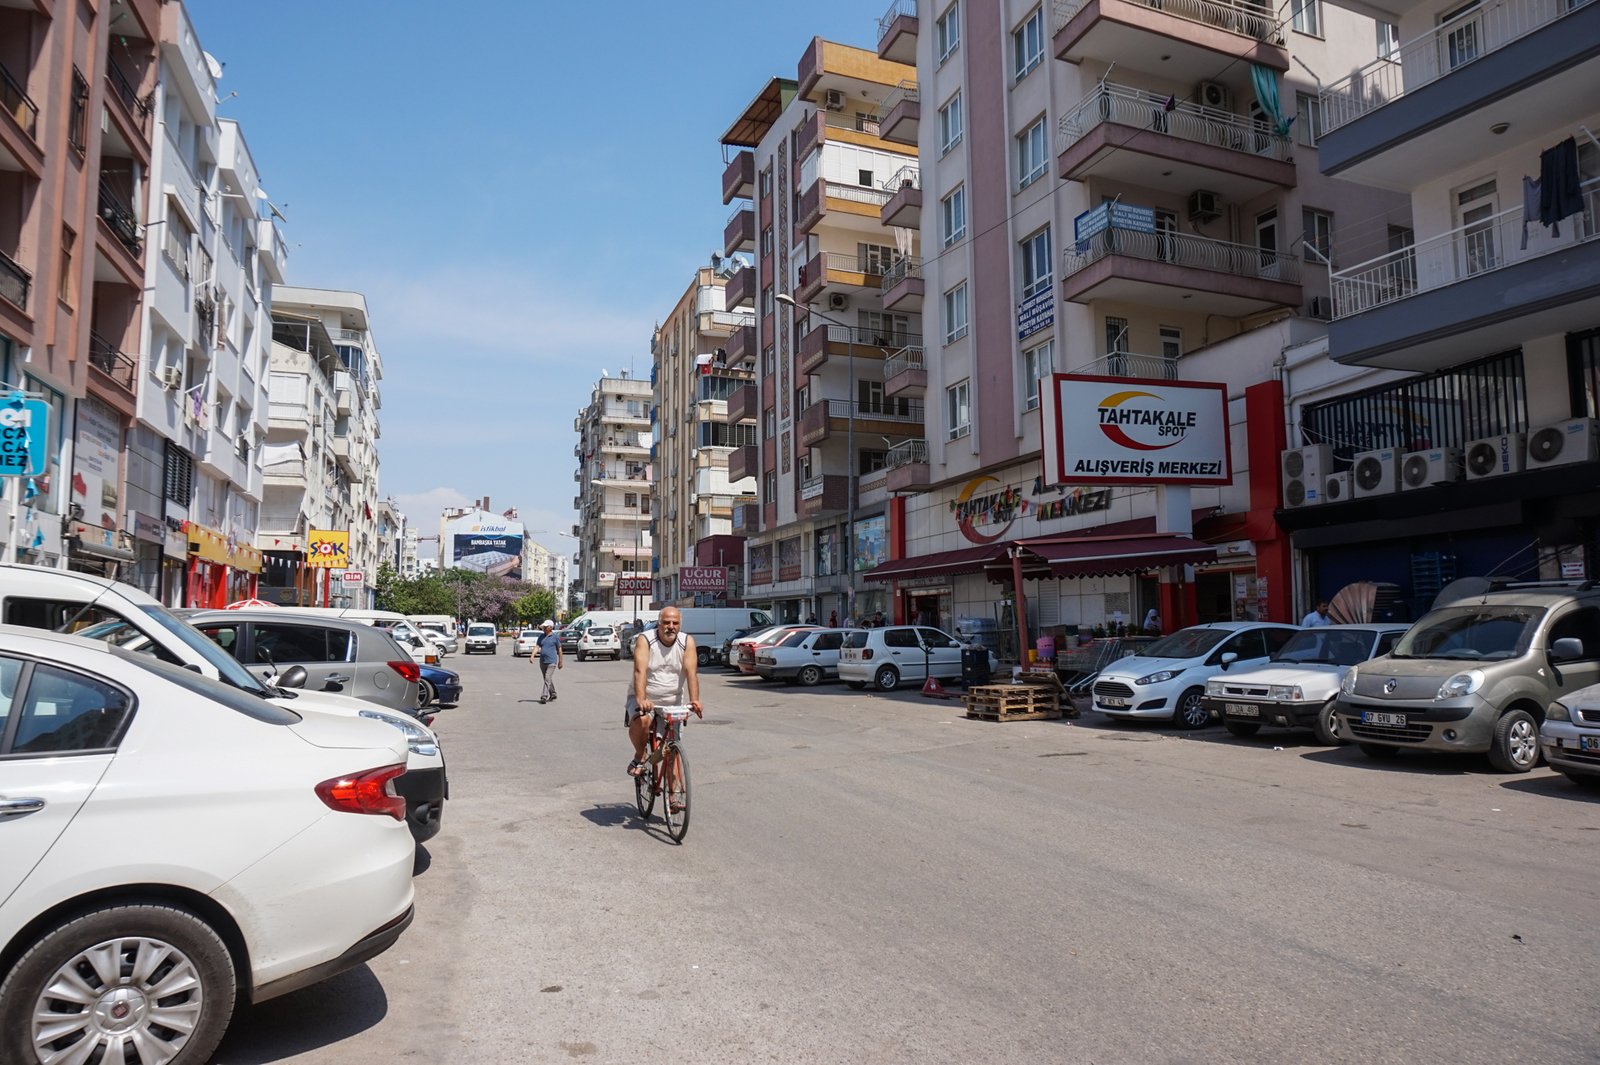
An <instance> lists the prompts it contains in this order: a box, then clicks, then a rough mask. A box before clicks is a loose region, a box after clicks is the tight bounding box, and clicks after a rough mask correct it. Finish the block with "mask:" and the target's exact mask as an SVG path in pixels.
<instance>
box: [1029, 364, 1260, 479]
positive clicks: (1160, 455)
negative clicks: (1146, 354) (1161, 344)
mask: <svg viewBox="0 0 1600 1065" xmlns="http://www.w3.org/2000/svg"><path fill="white" fill-rule="evenodd" d="M1130 385H1132V386H1134V387H1129V386H1130ZM1042 392H1043V396H1042V399H1043V402H1041V403H1040V405H1039V413H1040V417H1041V419H1042V428H1043V433H1042V437H1041V439H1042V441H1043V449H1042V450H1043V452H1044V479H1045V483H1046V484H1210V485H1223V484H1230V483H1232V480H1233V467H1232V456H1231V454H1230V448H1229V435H1228V397H1227V388H1226V386H1224V385H1221V384H1213V383H1209V382H1195V381H1144V380H1138V381H1137V382H1135V381H1134V380H1130V379H1129V378H1126V377H1100V376H1089V375H1079V374H1055V375H1054V376H1053V377H1052V379H1051V381H1050V386H1049V388H1047V389H1044V390H1042Z"/></svg>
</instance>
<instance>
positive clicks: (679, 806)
mask: <svg viewBox="0 0 1600 1065" xmlns="http://www.w3.org/2000/svg"><path fill="white" fill-rule="evenodd" d="M683 811H684V805H683V803H681V802H675V803H673V804H672V812H673V813H675V814H681V813H683Z"/></svg>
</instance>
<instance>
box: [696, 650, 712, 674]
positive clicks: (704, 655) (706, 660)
mask: <svg viewBox="0 0 1600 1065" xmlns="http://www.w3.org/2000/svg"><path fill="white" fill-rule="evenodd" d="M694 663H695V665H697V666H699V667H700V668H701V669H704V668H706V667H707V666H709V665H710V664H711V652H710V651H708V650H706V649H705V648H704V647H698V648H696V649H695V656H694Z"/></svg>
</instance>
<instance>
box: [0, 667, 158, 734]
mask: <svg viewBox="0 0 1600 1065" xmlns="http://www.w3.org/2000/svg"><path fill="white" fill-rule="evenodd" d="M20 671H21V666H20V663H17V662H15V661H14V660H7V661H6V662H5V663H4V665H3V666H0V686H3V689H4V690H5V691H7V692H15V691H16V685H17V681H18V679H19V677H18V674H19V673H20ZM6 709H7V711H8V713H7V715H5V716H9V710H10V705H9V700H7V706H6ZM132 710H133V698H132V697H131V696H129V695H128V693H126V692H124V691H123V690H122V689H121V688H115V687H112V686H111V685H110V684H108V683H106V682H105V681H102V680H97V679H95V678H93V677H88V676H85V675H83V674H81V673H71V672H68V671H67V670H64V669H58V668H56V667H55V666H47V665H44V664H42V663H41V664H37V665H35V666H34V667H33V676H32V677H31V678H30V679H29V681H28V689H27V695H26V697H25V698H24V700H23V703H22V710H21V712H20V714H19V716H18V720H17V723H16V726H15V727H16V730H17V731H16V735H15V736H14V737H13V738H12V741H11V746H10V748H9V749H8V750H7V751H6V753H7V754H50V753H60V752H64V751H103V750H105V749H107V748H109V747H115V746H116V744H117V740H118V739H120V738H121V735H122V726H123V724H124V723H125V722H126V721H127V720H128V717H129V716H130V714H131V712H132ZM0 722H4V717H0Z"/></svg>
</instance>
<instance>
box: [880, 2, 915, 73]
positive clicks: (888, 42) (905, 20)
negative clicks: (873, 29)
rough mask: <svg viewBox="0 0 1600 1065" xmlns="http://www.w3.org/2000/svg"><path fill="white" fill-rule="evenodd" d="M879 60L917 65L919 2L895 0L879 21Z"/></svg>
mask: <svg viewBox="0 0 1600 1065" xmlns="http://www.w3.org/2000/svg"><path fill="white" fill-rule="evenodd" d="M878 58H879V59H887V60H889V61H890V62H894V63H905V64H908V65H910V66H915V65H916V62H917V0H894V2H893V3H891V4H890V5H889V10H887V11H885V12H884V13H883V17H882V18H880V19H879V20H878Z"/></svg>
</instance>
